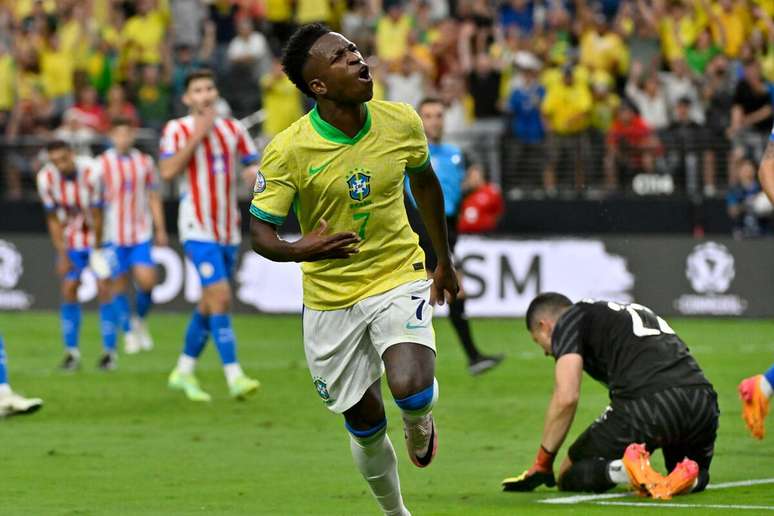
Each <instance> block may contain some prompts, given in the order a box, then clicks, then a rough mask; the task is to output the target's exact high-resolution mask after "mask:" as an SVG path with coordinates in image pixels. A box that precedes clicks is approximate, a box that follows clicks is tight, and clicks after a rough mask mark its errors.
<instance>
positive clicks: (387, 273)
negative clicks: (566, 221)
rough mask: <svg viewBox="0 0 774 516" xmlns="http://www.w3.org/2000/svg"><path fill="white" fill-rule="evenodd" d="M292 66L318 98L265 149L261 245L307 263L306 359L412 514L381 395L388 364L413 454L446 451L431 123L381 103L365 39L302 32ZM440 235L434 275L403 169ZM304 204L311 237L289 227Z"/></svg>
mask: <svg viewBox="0 0 774 516" xmlns="http://www.w3.org/2000/svg"><path fill="white" fill-rule="evenodd" d="M283 68H284V70H285V73H286V74H287V75H288V77H289V78H290V80H291V81H293V83H294V84H295V85H296V87H298V89H299V90H301V91H302V92H303V93H305V94H306V95H307V96H309V97H311V98H313V99H314V100H315V101H316V102H317V105H316V107H315V108H314V109H313V110H312V111H311V112H310V113H308V114H307V115H306V116H304V117H302V118H301V119H299V120H298V121H297V122H295V123H294V124H293V125H291V126H290V127H289V128H288V129H286V130H285V131H283V132H282V133H280V134H279V135H277V136H276V137H275V138H274V139H273V140H272V141H271V143H269V145H268V147H267V148H266V150H265V152H264V154H263V158H262V161H261V170H260V172H259V173H258V176H257V178H256V182H255V188H254V195H253V202H252V205H251V207H250V213H251V214H252V215H253V217H252V219H251V225H250V229H251V233H252V244H253V249H254V250H255V251H256V252H257V253H259V254H261V255H263V256H264V257H266V258H268V259H270V260H274V261H280V262H289V261H295V262H301V263H302V265H301V268H302V271H303V273H304V280H303V283H304V315H303V334H304V349H305V352H306V358H307V363H308V365H309V369H310V373H311V375H312V379H313V382H314V387H315V389H316V390H317V393H318V394H319V396H320V398H321V399H322V401H323V403H324V404H325V405H326V406H327V407H328V409H330V410H331V411H333V412H335V413H341V414H343V415H344V420H345V427H346V428H347V430H348V431H349V433H350V448H351V451H352V456H353V458H354V460H355V464H356V465H357V468H358V469H359V470H360V472H361V474H362V475H363V477H364V478H365V479H366V481H367V482H368V484H369V486H370V488H371V491H372V493H373V494H374V496H375V497H376V500H377V503H378V504H379V506H380V507H381V509H382V511H384V513H385V514H389V515H407V514H409V512H408V510H407V509H406V507H405V505H404V504H403V499H402V496H401V492H400V482H399V479H398V470H397V462H396V457H395V452H394V450H393V447H392V443H391V442H390V439H389V437H388V436H387V434H386V426H387V420H386V418H385V413H384V405H383V401H382V395H381V389H380V385H381V376H382V374H383V373H384V371H385V369H386V372H387V383H388V385H389V388H390V391H391V393H392V396H393V397H394V399H395V401H396V403H397V405H398V407H399V408H400V409H401V412H402V414H403V423H404V429H405V437H406V444H407V447H408V452H409V457H410V458H411V461H412V462H413V463H414V464H415V465H416V466H418V467H425V466H427V465H429V464H430V462H431V461H432V459H433V457H434V455H435V452H436V448H437V446H438V432H437V428H436V426H435V423H434V421H433V417H432V414H431V410H432V408H433V405H434V404H435V402H436V400H437V398H438V383H437V382H436V381H435V336H434V333H433V327H432V305H433V304H435V303H436V302H438V303H443V300H444V296H448V298H449V300H450V301H452V300H454V297H455V296H456V293H457V290H458V285H457V277H456V274H455V271H454V267H453V265H452V260H451V252H450V250H449V245H448V237H447V230H446V224H445V217H444V209H443V194H442V191H441V187H440V185H439V183H438V179H437V178H436V176H435V173H434V172H433V169H432V166H431V165H430V157H429V154H428V149H427V140H426V139H425V134H424V130H423V128H422V121H421V120H420V119H419V117H418V116H417V114H416V112H414V110H413V109H412V108H411V107H410V106H409V105H407V104H398V103H392V102H378V101H372V102H369V101H370V100H371V97H372V95H373V81H372V78H371V74H370V71H369V68H368V66H367V65H366V63H365V61H364V60H363V57H362V55H361V54H360V52H359V51H358V49H357V47H356V46H355V45H354V44H353V43H352V42H351V41H349V40H348V39H347V38H345V37H344V36H342V35H341V34H338V33H335V32H331V31H330V30H328V29H327V28H326V27H324V26H323V25H319V24H312V25H306V26H304V27H301V28H300V29H298V31H296V33H295V34H294V35H293V36H292V38H291V39H290V41H289V43H288V46H287V48H286V50H285V55H284V57H283ZM405 172H408V173H409V181H410V184H411V189H412V192H413V193H414V197H415V198H416V200H417V205H418V207H419V210H420V213H421V214H422V218H423V220H424V223H425V226H426V227H427V231H428V233H429V235H430V238H431V240H432V243H433V249H434V250H435V253H436V256H437V261H438V263H437V266H436V268H435V270H434V272H433V275H432V278H433V279H432V280H428V278H427V273H426V271H425V257H424V254H423V252H422V249H421V248H420V247H419V245H418V243H417V236H416V235H415V234H414V232H413V231H412V230H411V227H410V226H409V223H408V218H407V216H406V210H405V207H404V203H403V178H404V173H405ZM291 206H293V207H294V209H295V211H296V214H297V216H298V219H299V222H300V224H301V232H302V234H303V237H302V238H301V239H300V240H298V241H297V242H293V243H289V242H286V241H284V240H282V239H280V238H279V236H278V235H277V228H278V227H279V226H281V225H282V223H283V222H284V220H285V217H286V215H287V213H288V211H289V210H290V208H291Z"/></svg>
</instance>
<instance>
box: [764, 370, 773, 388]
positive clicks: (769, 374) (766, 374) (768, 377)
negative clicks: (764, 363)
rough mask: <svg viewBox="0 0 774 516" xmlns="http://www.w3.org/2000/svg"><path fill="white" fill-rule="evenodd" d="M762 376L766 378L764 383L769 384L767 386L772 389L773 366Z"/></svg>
mask: <svg viewBox="0 0 774 516" xmlns="http://www.w3.org/2000/svg"><path fill="white" fill-rule="evenodd" d="M763 376H765V377H766V381H767V382H769V385H771V386H772V387H774V365H773V366H771V367H770V368H769V370H768V371H766V372H765V373H763Z"/></svg>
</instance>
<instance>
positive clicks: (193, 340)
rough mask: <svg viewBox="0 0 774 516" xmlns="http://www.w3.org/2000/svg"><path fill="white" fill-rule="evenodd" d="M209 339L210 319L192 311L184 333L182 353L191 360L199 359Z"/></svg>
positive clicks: (196, 311)
mask: <svg viewBox="0 0 774 516" xmlns="http://www.w3.org/2000/svg"><path fill="white" fill-rule="evenodd" d="M209 337H210V318H209V317H207V316H206V315H202V314H200V313H199V311H198V310H194V313H193V315H192V316H191V320H190V321H189V322H188V328H187V329H186V331H185V344H184V346H183V353H184V354H185V355H188V356H189V357H191V358H199V355H201V354H202V351H203V350H204V345H205V344H207V339H208V338H209Z"/></svg>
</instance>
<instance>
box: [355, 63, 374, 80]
mask: <svg viewBox="0 0 774 516" xmlns="http://www.w3.org/2000/svg"><path fill="white" fill-rule="evenodd" d="M357 78H358V80H359V81H363V82H371V71H370V70H369V68H368V65H363V67H362V68H360V73H359V74H357Z"/></svg>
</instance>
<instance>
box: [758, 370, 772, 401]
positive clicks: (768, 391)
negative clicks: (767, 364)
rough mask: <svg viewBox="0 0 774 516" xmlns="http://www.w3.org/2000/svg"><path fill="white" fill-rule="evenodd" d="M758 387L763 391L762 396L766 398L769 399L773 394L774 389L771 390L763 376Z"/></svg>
mask: <svg viewBox="0 0 774 516" xmlns="http://www.w3.org/2000/svg"><path fill="white" fill-rule="evenodd" d="M760 386H761V391H763V395H764V396H766V397H767V398H771V395H772V394H774V389H772V388H771V384H770V383H769V381H768V380H767V379H766V377H765V376H763V375H761V382H760Z"/></svg>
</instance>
